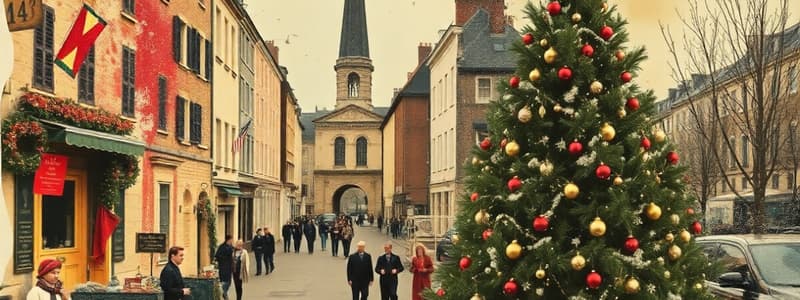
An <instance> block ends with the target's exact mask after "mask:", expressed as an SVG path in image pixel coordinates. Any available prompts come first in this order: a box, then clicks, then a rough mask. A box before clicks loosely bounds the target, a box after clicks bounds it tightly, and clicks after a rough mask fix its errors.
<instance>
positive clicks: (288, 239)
mask: <svg viewBox="0 0 800 300" xmlns="http://www.w3.org/2000/svg"><path fill="white" fill-rule="evenodd" d="M281 235H282V236H283V253H289V251H291V245H292V222H291V221H287V222H286V224H284V225H283V228H281Z"/></svg>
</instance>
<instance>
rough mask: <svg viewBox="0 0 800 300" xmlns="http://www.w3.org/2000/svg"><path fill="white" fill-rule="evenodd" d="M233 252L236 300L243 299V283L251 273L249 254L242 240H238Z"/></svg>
mask: <svg viewBox="0 0 800 300" xmlns="http://www.w3.org/2000/svg"><path fill="white" fill-rule="evenodd" d="M234 249H235V250H234V252H233V272H232V274H233V285H234V286H236V300H242V283H244V282H247V276H248V275H249V273H250V267H249V265H250V263H249V259H248V257H249V255H248V254H247V250H245V249H244V242H242V240H238V241H236V245H235V246H234Z"/></svg>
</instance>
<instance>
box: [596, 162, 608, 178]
mask: <svg viewBox="0 0 800 300" xmlns="http://www.w3.org/2000/svg"><path fill="white" fill-rule="evenodd" d="M594 173H595V175H597V178H599V179H603V180H605V179H608V178H609V177H611V168H610V167H608V166H606V165H605V164H604V163H600V165H599V166H597V169H596V170H594Z"/></svg>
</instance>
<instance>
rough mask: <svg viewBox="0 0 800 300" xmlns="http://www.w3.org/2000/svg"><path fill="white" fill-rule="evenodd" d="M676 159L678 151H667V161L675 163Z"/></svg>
mask: <svg viewBox="0 0 800 300" xmlns="http://www.w3.org/2000/svg"><path fill="white" fill-rule="evenodd" d="M678 159H679V157H678V153H676V152H674V151H670V152H669V153H667V161H669V163H671V164H673V165H676V164H678Z"/></svg>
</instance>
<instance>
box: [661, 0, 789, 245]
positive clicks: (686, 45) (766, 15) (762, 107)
mask: <svg viewBox="0 0 800 300" xmlns="http://www.w3.org/2000/svg"><path fill="white" fill-rule="evenodd" d="M768 3H769V5H768ZM686 4H687V5H688V6H689V14H688V15H685V16H684V15H682V16H681V20H682V21H683V25H684V26H683V34H682V39H681V40H682V43H681V45H680V48H678V46H676V42H675V38H674V37H673V35H672V32H671V31H670V29H669V28H667V27H665V26H663V25H662V27H661V31H662V35H663V37H664V39H665V41H666V44H667V47H668V49H669V51H670V52H671V53H672V56H673V59H672V63H671V67H672V72H673V78H674V79H675V80H676V81H677V82H679V83H686V82H690V81H689V78H690V76H691V74H702V75H704V76H703V77H704V78H703V79H704V80H703V86H702V87H700V88H699V89H697V90H691V88H692V85H687V84H680V85H679V86H681V87H683V89H684V92H685V93H686V94H687V95H688V101H689V112H690V114H691V116H692V119H693V121H694V122H696V123H697V122H699V121H700V120H705V119H706V118H710V119H711V120H712V122H713V123H715V124H716V126H713V127H711V128H708V127H704V126H698V127H697V128H698V129H700V130H699V133H700V135H701V136H702V141H698V142H704V143H706V144H710V142H711V141H713V140H714V139H715V134H718V135H717V136H718V137H721V139H720V141H721V144H722V145H721V146H722V147H721V148H722V150H723V151H713V152H712V154H713V161H714V163H716V164H717V167H718V168H719V170H723V172H722V179H723V184H726V185H727V186H728V187H730V188H731V190H732V191H733V192H734V193H736V196H737V197H738V198H742V197H741V195H740V193H739V190H737V189H736V188H735V186H736V185H735V183H736V181H734V179H737V178H743V183H746V184H747V185H749V188H750V189H752V193H753V196H752V197H753V199H752V202H749V203H748V202H746V203H748V212H749V215H750V220H749V222H750V224H749V225H750V226H751V228H752V231H753V232H755V233H763V232H765V231H766V219H765V216H766V215H765V199H766V188H767V185H768V184H769V182H770V181H769V179H770V178H771V177H772V175H773V174H774V173H775V172H776V170H777V169H779V168H780V165H779V164H778V161H779V160H780V159H779V155H778V154H779V149H781V148H782V147H784V146H785V144H786V140H787V139H786V138H785V137H784V138H781V136H780V127H779V126H781V124H786V123H788V121H790V120H792V119H793V117H794V114H793V113H792V108H793V107H794V105H791V103H789V101H788V98H789V97H786V94H787V93H786V91H787V90H788V89H787V88H788V84H787V83H786V80H785V79H786V76H785V73H786V72H787V68H788V67H789V62H788V60H787V52H786V51H796V50H798V49H795V48H786V47H785V46H787V45H786V44H785V42H786V41H787V35H790V36H791V34H793V33H792V32H789V33H788V34H787V30H786V29H787V21H788V18H789V12H788V0H777V1H776V0H704V1H700V2H694V1H688V2H687V3H686ZM792 31H793V30H792ZM792 38H794V37H792ZM679 52H680V53H682V54H683V53H685V54H687V55H688V57H689V59H688V60H686V61H682V60H681V59H679V56H680V55H678V54H679ZM737 94H738V95H739V96H737ZM706 103H708V104H709V105H708V106H707V107H708V110H703V109H701V107H705V106H704V105H705V104H706ZM784 130H785V129H784ZM717 131H718V132H717ZM737 140H738V142H737ZM737 146H739V147H740V148H738V149H737ZM737 150H741V151H737ZM724 170H729V171H724ZM743 189H744V188H743Z"/></svg>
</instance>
